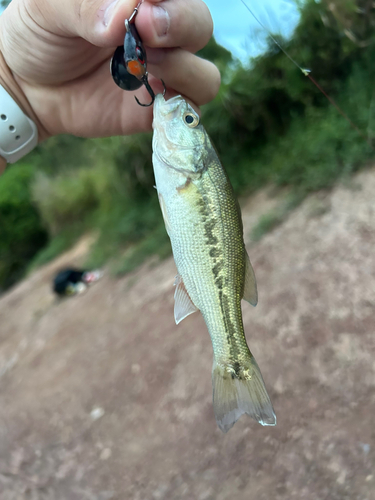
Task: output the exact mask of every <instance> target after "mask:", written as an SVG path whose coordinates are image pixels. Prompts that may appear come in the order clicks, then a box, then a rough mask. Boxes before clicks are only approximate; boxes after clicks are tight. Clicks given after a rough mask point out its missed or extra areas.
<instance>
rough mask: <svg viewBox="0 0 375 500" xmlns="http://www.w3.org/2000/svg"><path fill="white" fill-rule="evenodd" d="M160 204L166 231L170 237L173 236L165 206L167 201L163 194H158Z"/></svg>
mask: <svg viewBox="0 0 375 500" xmlns="http://www.w3.org/2000/svg"><path fill="white" fill-rule="evenodd" d="M158 197H159V203H160V208H161V213H162V215H163V219H164V224H165V229H166V230H167V233H168V236H170V234H171V225H170V222H169V218H168V212H167V207H166V206H165V201H164V198H163V196H162V194H161V193H159V192H158Z"/></svg>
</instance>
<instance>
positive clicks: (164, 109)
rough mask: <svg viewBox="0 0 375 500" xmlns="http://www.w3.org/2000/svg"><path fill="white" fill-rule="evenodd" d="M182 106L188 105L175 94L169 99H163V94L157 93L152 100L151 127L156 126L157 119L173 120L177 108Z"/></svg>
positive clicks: (177, 111) (177, 110)
mask: <svg viewBox="0 0 375 500" xmlns="http://www.w3.org/2000/svg"><path fill="white" fill-rule="evenodd" d="M181 106H183V107H186V108H187V107H188V104H187V102H186V101H185V99H184V98H183V97H182V96H180V95H176V96H174V97H171V99H168V100H165V99H164V97H163V94H158V95H157V96H156V98H155V102H154V122H153V127H154V128H156V123H157V122H158V121H159V120H163V121H164V120H173V118H175V117H176V115H178V114H179V110H180V108H181Z"/></svg>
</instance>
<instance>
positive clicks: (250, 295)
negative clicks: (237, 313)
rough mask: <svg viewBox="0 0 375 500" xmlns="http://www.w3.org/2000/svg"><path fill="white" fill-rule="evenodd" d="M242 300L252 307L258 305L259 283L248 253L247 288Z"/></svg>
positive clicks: (246, 260) (246, 266) (246, 262)
mask: <svg viewBox="0 0 375 500" xmlns="http://www.w3.org/2000/svg"><path fill="white" fill-rule="evenodd" d="M242 298H243V299H244V300H246V301H247V302H249V303H250V304H251V305H252V306H256V305H257V303H258V290H257V282H256V278H255V274H254V269H253V266H252V265H251V262H250V259H249V256H248V254H247V252H246V251H245V286H244V291H243V297H242Z"/></svg>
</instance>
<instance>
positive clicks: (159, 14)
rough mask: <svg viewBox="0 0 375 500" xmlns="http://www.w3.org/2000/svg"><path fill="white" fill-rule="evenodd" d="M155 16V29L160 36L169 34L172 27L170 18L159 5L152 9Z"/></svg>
mask: <svg viewBox="0 0 375 500" xmlns="http://www.w3.org/2000/svg"><path fill="white" fill-rule="evenodd" d="M152 13H153V16H154V23H155V29H156V33H157V35H158V36H160V37H161V36H165V35H166V34H167V33H168V30H169V25H170V17H169V14H168V12H167V11H166V10H165V9H164V8H163V7H160V6H159V5H154V6H153V8H152Z"/></svg>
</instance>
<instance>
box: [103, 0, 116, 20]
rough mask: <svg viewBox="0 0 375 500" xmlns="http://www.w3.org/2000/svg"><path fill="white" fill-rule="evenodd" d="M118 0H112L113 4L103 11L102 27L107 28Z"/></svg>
mask: <svg viewBox="0 0 375 500" xmlns="http://www.w3.org/2000/svg"><path fill="white" fill-rule="evenodd" d="M118 1H119V0H114V1H113V2H111V3H110V4H109V5H108V7H107V8H106V9H105V11H104V15H103V24H104V26H108V24H109V22H110V20H111V19H112V16H113V12H114V10H115V7H116V5H117V3H118Z"/></svg>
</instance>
